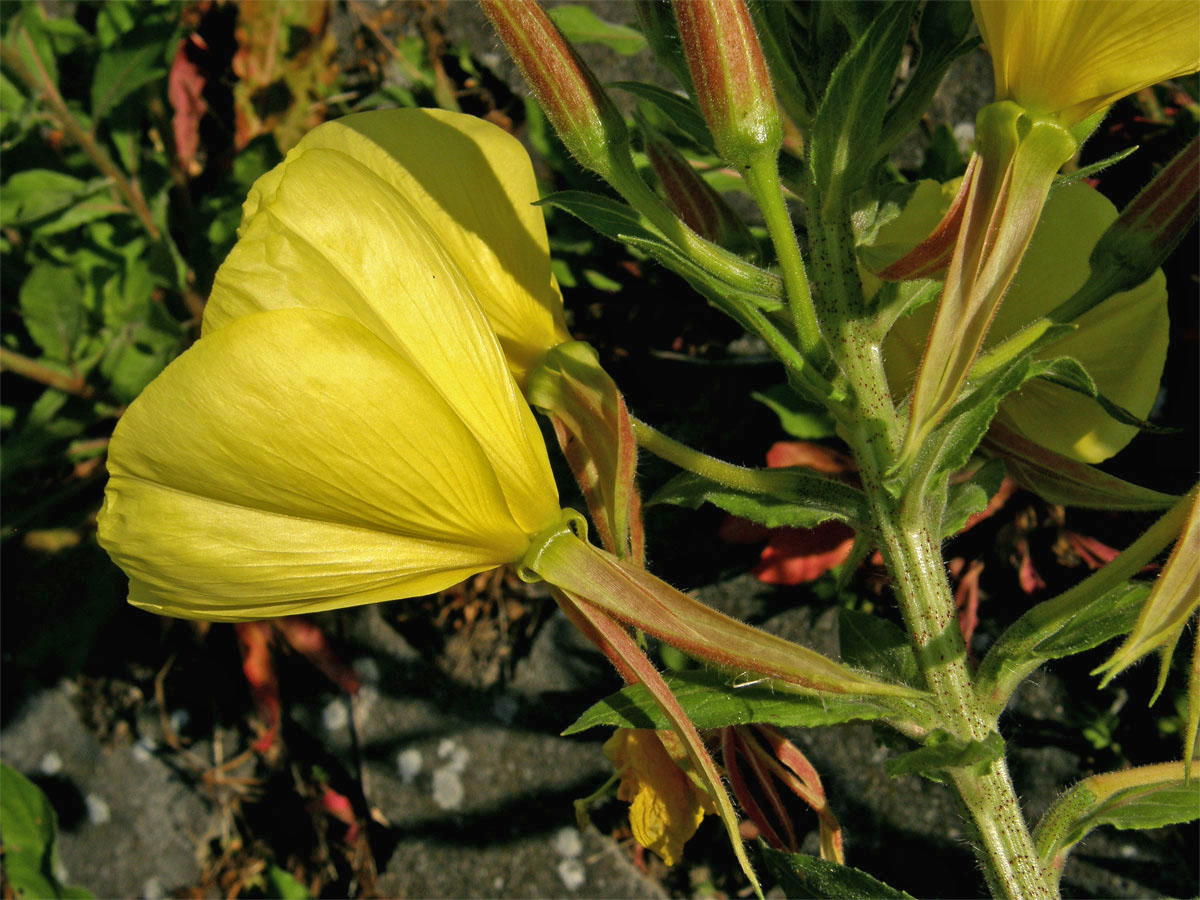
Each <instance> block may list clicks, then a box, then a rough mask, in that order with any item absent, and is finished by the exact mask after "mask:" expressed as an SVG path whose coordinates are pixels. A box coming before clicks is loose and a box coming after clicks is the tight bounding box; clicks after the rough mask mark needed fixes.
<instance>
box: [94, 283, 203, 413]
mask: <svg viewBox="0 0 1200 900" xmlns="http://www.w3.org/2000/svg"><path fill="white" fill-rule="evenodd" d="M182 341H183V336H182V333H181V331H180V328H179V324H178V323H177V322H176V321H175V320H174V319H172V318H171V317H170V316H169V315H167V313H165V312H164V311H163V310H162V308H161V307H160V306H158V305H154V306H151V307H150V316H149V317H148V319H147V320H146V321H145V322H131V323H129V324H127V325H125V326H123V327H122V328H121V329H120V330H118V331H117V332H116V334H115V335H114V336H113V338H112V341H111V342H110V343H109V345H108V347H107V348H106V350H105V353H104V357H103V359H101V360H100V374H101V375H103V376H104V377H105V378H107V379H108V380H109V383H110V390H111V391H112V394H113V396H114V397H116V398H117V399H118V400H120V401H122V402H125V403H128V402H131V401H132V400H133V399H134V398H135V397H137V395H138V394H140V393H141V392H142V390H143V389H144V388H145V387H146V385H148V384H149V383H150V382H151V381H153V380H154V378H155V377H156V376H157V375H158V373H159V372H161V371H162V370H163V369H164V368H166V366H167V363H169V362H170V361H171V360H172V359H174V358H175V357H176V356H177V355H178V354H179V352H180V350H181V347H182Z"/></svg>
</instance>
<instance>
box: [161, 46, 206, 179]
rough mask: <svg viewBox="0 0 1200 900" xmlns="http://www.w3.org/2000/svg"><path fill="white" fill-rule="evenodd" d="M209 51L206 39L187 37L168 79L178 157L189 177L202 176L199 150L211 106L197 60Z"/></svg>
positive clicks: (178, 51) (181, 166)
mask: <svg viewBox="0 0 1200 900" xmlns="http://www.w3.org/2000/svg"><path fill="white" fill-rule="evenodd" d="M207 50H208V47H207V45H206V44H205V43H204V38H202V37H200V35H198V34H192V35H188V37H186V38H184V39H183V40H182V41H180V42H179V48H178V49H177V50H176V51H175V59H174V60H173V61H172V62H171V73H170V74H169V75H168V76H167V99H168V100H169V101H170V103H171V107H172V108H173V109H174V110H175V115H174V117H173V118H172V119H171V130H172V132H173V133H174V136H175V155H176V157H177V158H178V159H179V166H180V168H181V169H183V171H184V172H187V173H188V174H189V175H198V174H199V173H200V164H199V163H198V162H197V161H196V152H197V151H198V150H199V149H200V120H201V119H202V118H204V114H205V113H206V112H208V104H207V103H205V102H204V96H203V95H204V87H205V84H206V81H207V79H206V78H205V77H204V72H203V71H202V70H201V69H200V66H198V65H197V64H196V59H197V57H199V56H200V55H201V54H203V53H204V52H206V51H207Z"/></svg>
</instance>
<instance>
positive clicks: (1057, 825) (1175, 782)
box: [1033, 762, 1200, 871]
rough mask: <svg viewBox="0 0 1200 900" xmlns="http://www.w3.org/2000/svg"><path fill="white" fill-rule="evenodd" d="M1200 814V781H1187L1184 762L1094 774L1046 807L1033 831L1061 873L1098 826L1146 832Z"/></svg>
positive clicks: (1040, 852) (1040, 849)
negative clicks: (1068, 858)
mask: <svg viewBox="0 0 1200 900" xmlns="http://www.w3.org/2000/svg"><path fill="white" fill-rule="evenodd" d="M1197 818H1200V781H1198V780H1192V781H1190V782H1189V781H1187V780H1186V779H1185V777H1184V765H1183V763H1182V762H1176V763H1163V764H1160V765H1156V766H1142V767H1139V768H1134V769H1124V770H1122V771H1119V772H1108V773H1106V774H1103V775H1093V776H1092V777H1090V778H1086V779H1084V780H1083V781H1081V782H1080V783H1079V784H1077V785H1075V786H1074V787H1073V788H1071V789H1070V790H1069V791H1067V792H1066V793H1065V794H1063V795H1062V796H1061V797H1059V798H1058V800H1056V801H1055V802H1054V804H1053V805H1052V806H1051V807H1050V808H1049V809H1048V810H1046V814H1045V815H1044V816H1043V817H1042V820H1041V821H1040V822H1039V823H1038V826H1037V828H1036V829H1035V830H1034V833H1033V841H1034V846H1035V847H1037V851H1038V855H1039V856H1040V857H1041V860H1042V863H1043V864H1044V865H1049V866H1052V867H1053V868H1054V869H1056V870H1058V871H1061V870H1062V866H1063V864H1064V863H1065V862H1066V857H1067V854H1068V853H1070V851H1071V848H1072V847H1074V845H1075V844H1077V843H1079V841H1081V840H1083V838H1084V836H1085V835H1087V833H1088V832H1089V831H1091V830H1092V829H1093V828H1097V827H1099V826H1100V825H1111V826H1113V827H1114V828H1118V829H1122V830H1144V829H1148V828H1162V827H1164V826H1166V825H1178V824H1181V823H1183V822H1191V821H1194V820H1195V819H1197Z"/></svg>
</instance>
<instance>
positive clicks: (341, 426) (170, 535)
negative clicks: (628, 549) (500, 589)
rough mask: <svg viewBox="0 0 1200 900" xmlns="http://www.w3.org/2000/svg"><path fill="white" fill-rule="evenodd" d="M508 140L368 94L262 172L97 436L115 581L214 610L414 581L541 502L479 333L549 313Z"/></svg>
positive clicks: (400, 589)
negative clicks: (172, 347)
mask: <svg viewBox="0 0 1200 900" xmlns="http://www.w3.org/2000/svg"><path fill="white" fill-rule="evenodd" d="M514 148H515V151H520V147H519V145H516V144H515V142H513V141H512V139H511V138H509V137H508V136H506V135H503V133H502V132H500V131H499V130H498V129H495V128H493V127H492V126H490V125H487V124H486V123H482V122H478V121H476V120H472V119H468V118H467V117H465V116H464V117H459V116H449V115H447V114H439V113H427V112H423V111H405V112H390V113H372V114H366V115H363V116H354V117H349V118H348V119H345V120H341V121H340V122H334V123H330V124H329V125H325V126H322V127H321V128H318V129H316V130H315V131H313V132H312V133H310V134H309V136H308V137H306V138H305V139H304V140H303V141H302V142H301V143H300V144H299V145H298V146H297V147H296V148H295V149H294V150H293V151H292V152H291V153H290V154H289V155H288V158H287V160H286V161H285V162H284V163H282V164H281V165H280V166H279V167H277V168H276V169H275V170H273V171H272V172H270V173H268V174H267V175H265V176H264V177H263V178H262V179H260V180H259V182H258V183H257V184H256V186H255V188H254V190H253V191H252V193H251V196H250V199H249V200H248V201H247V207H246V216H245V219H244V223H243V228H242V235H241V239H240V240H239V242H238V244H237V246H236V247H235V248H234V250H233V252H232V253H231V254H230V257H229V259H228V260H227V262H226V263H225V265H224V266H222V268H221V271H220V272H219V274H218V277H217V280H216V284H215V286H214V288H213V294H212V298H211V300H210V304H209V307H208V310H207V312H206V317H205V327H204V336H203V337H202V338H201V340H200V341H199V342H198V343H197V344H196V345H195V346H194V347H192V348H191V349H190V350H188V351H187V352H186V353H184V354H183V356H181V357H180V358H179V359H178V360H176V361H175V362H174V363H172V364H171V365H170V366H169V367H168V368H167V369H166V371H165V372H163V374H162V375H161V376H159V378H157V379H156V380H155V381H154V382H153V383H152V384H151V385H150V386H149V387H148V388H147V389H146V390H145V392H144V393H143V394H142V395H141V396H140V397H139V398H138V399H137V400H136V401H135V402H134V403H133V405H132V406H131V407H130V408H129V410H128V411H127V412H126V414H125V415H124V416H123V417H122V419H121V421H120V423H119V424H118V426H117V428H116V431H115V432H114V435H113V440H112V443H111V445H110V449H109V462H108V465H109V472H110V480H109V485H108V488H107V491H106V494H105V504H104V508H103V509H102V511H101V516H100V541H101V543H102V544H103V546H104V547H105V549H106V550H108V552H109V553H110V555H112V557H113V558H114V559H115V560H116V561H117V562H118V564H119V565H121V567H122V568H123V569H125V571H126V572H127V573H128V574H129V576H130V601H131V602H132V603H134V604H135V605H138V606H142V607H145V608H147V609H150V610H153V611H155V612H159V613H164V614H168V615H177V616H185V617H190V618H204V619H213V620H232V619H250V618H261V617H266V616H276V615H282V614H290V613H296V612H306V611H314V610H320V609H329V608H334V607H338V606H345V605H349V604H355V603H367V602H372V601H378V600H387V599H392V598H396V597H403V596H413V595H418V594H424V593H429V592H431V591H436V590H439V589H441V588H444V587H447V586H449V585H451V584H454V583H455V582H457V581H459V580H461V579H462V578H465V577H467V576H469V575H471V574H473V573H476V572H480V571H484V570H486V569H490V568H493V567H495V566H498V565H501V564H504V563H508V562H515V561H517V560H519V559H520V558H521V557H522V556H523V554H524V553H525V552H526V550H527V549H528V548H529V545H530V538H531V537H532V536H533V535H535V534H537V533H539V532H541V531H544V530H545V529H547V528H549V527H551V526H553V525H554V524H555V523H557V521H558V519H559V505H558V497H557V490H556V488H555V485H554V480H553V476H552V475H551V472H550V467H549V461H548V459H547V456H546V448H545V445H544V443H543V442H542V438H541V434H540V431H539V429H538V426H537V424H536V422H535V421H534V419H533V415H532V413H531V412H530V410H529V408H528V406H527V405H526V403H525V402H524V400H523V398H522V397H521V394H520V392H519V390H518V388H517V385H516V384H515V383H514V381H513V377H512V375H511V374H510V371H509V368H508V364H507V363H506V361H505V355H504V353H503V352H502V349H501V346H500V343H499V342H498V341H497V336H496V334H495V333H494V332H493V325H495V322H496V321H500V322H502V323H503V322H505V321H509V323H510V324H511V325H512V326H513V327H511V328H508V329H507V331H502V332H501V340H504V335H505V334H506V335H507V338H508V340H509V342H510V344H511V345H512V346H514V347H518V348H522V347H527V346H534V345H535V344H536V342H537V341H539V340H541V339H542V337H543V335H542V334H540V332H547V333H551V334H553V333H554V332H555V330H556V329H557V328H559V327H560V325H561V311H560V307H559V306H556V305H555V303H558V302H559V301H558V296H557V291H556V289H555V288H554V287H553V283H552V282H551V280H550V275H549V256H548V253H547V250H546V243H545V232H544V230H539V229H541V226H540V224H539V223H540V216H538V214H537V211H536V210H533V211H532V213H533V214H532V215H531V214H530V211H529V209H528V200H529V199H530V198H531V197H532V196H533V195H532V174H531V173H528V172H527V171H524V170H522V167H521V165H520V164H519V163H521V162H522V161H523V164H524V167H525V169H526V170H527V169H528V165H529V163H528V157H526V156H524V153H523V151H522V152H520V155H519V156H518V155H515V152H514ZM435 161H436V163H437V165H435ZM402 163H403V164H402ZM438 165H441V166H445V167H446V168H445V169H443V170H442V172H441V176H440V177H438V169H437V166H438ZM526 175H528V177H527V178H526ZM510 190H511V191H513V193H512V194H509V193H508V191H510ZM535 217H536V219H535ZM485 301H486V302H487V303H489V304H490V305H491V308H492V309H493V310H499V311H500V312H499V313H498V314H497V315H496V318H494V319H493V321H492V322H491V323H489V319H488V318H487V317H485V314H484V311H483V309H482V308H481V304H482V303H484V302H485ZM556 311H557V312H556ZM505 314H511V316H514V317H515V316H518V315H527V316H528V319H529V322H526V326H527V327H525V328H522V327H521V325H520V323H519V322H517V320H516V319H515V318H512V319H511V320H508V319H505ZM530 322H532V324H529V323H530ZM531 335H532V337H530V336H531ZM526 341H529V343H526ZM544 349H545V348H544V347H543V350H544ZM514 368H516V369H517V370H518V371H519V370H520V365H519V363H518V364H517V365H515V366H514Z"/></svg>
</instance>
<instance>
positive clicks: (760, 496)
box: [647, 466, 866, 528]
mask: <svg viewBox="0 0 1200 900" xmlns="http://www.w3.org/2000/svg"><path fill="white" fill-rule="evenodd" d="M757 474H758V476H759V477H760V478H761V479H762V481H763V482H764V490H763V492H762V493H757V494H752V493H750V492H748V491H741V490H737V489H735V488H730V487H726V486H724V485H722V484H719V483H718V482H715V481H712V480H710V479H708V478H704V477H703V476H700V475H696V474H694V473H692V472H683V473H681V474H679V475H676V476H675V477H674V478H672V479H671V480H670V481H668V482H667V483H666V484H665V485H663V486H662V487H661V488H659V489H658V491H657V492H656V493H655V494H654V496H653V497H651V498H650V500H649V502H648V503H647V505H648V506H653V505H654V504H656V503H669V504H671V505H672V506H684V507H687V508H688V509H699V508H700V506H701V505H703V504H705V503H711V504H713V506H717V507H720V508H721V509H723V510H725V511H726V512H728V513H732V514H733V515H735V516H741V517H742V518H744V519H749V520H750V521H752V522H758V523H759V524H760V525H766V526H767V527H768V528H782V527H785V526H786V527H792V528H811V527H813V526H814V525H818V524H820V523H821V522H824V521H827V520H829V519H838V520H839V521H842V522H849V523H851V524H855V523H861V522H864V521H866V508H865V501H864V499H863V496H862V492H861V491H858V490H856V489H855V488H852V487H850V486H849V485H847V484H843V483H842V482H840V481H834V480H833V479H832V478H825V477H824V476H822V475H817V474H815V473H813V472H810V471H808V470H806V469H800V468H798V467H791V466H789V467H785V468H779V469H760V470H759V471H758V473H757Z"/></svg>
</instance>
